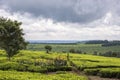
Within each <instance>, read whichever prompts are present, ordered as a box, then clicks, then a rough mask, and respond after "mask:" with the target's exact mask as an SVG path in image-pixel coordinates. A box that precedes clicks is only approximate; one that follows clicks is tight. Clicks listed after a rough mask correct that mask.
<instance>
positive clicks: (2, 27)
mask: <svg viewBox="0 0 120 80" xmlns="http://www.w3.org/2000/svg"><path fill="white" fill-rule="evenodd" d="M21 24H22V23H21V22H18V21H16V20H15V21H13V20H11V19H7V18H3V17H0V47H1V48H2V49H4V50H5V51H6V53H7V57H8V58H9V60H10V58H11V57H12V56H14V55H15V54H17V53H18V52H19V50H21V49H25V48H26V45H27V42H25V40H24V38H23V35H24V33H23V30H22V29H21V28H20V25H21Z"/></svg>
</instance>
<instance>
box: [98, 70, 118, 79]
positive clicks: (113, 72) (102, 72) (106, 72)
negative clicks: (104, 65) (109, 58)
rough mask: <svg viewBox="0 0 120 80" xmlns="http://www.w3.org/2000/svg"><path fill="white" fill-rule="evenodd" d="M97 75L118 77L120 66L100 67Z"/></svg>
mask: <svg viewBox="0 0 120 80" xmlns="http://www.w3.org/2000/svg"><path fill="white" fill-rule="evenodd" d="M99 75H100V76H101V77H109V78H119V79H120V68H108V69H101V70H100V72H99Z"/></svg>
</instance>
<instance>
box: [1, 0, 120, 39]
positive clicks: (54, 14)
mask: <svg viewBox="0 0 120 80" xmlns="http://www.w3.org/2000/svg"><path fill="white" fill-rule="evenodd" d="M119 4H120V1H119V0H50V1H49V2H48V0H25V1H24V2H23V1H22V0H1V1H0V16H4V17H7V18H11V19H13V20H18V21H21V22H23V24H22V26H21V28H23V30H24V33H25V36H24V37H25V39H26V40H39V39H41V40H69V39H70V40H93V39H97V40H98V39H103V40H104V39H109V40H116V39H117V40H120V36H119V35H120V23H119V21H120V11H119V10H120V7H119Z"/></svg>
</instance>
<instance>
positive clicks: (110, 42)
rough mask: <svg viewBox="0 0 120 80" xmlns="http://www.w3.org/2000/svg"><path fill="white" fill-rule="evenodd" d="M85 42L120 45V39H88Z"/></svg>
mask: <svg viewBox="0 0 120 80" xmlns="http://www.w3.org/2000/svg"><path fill="white" fill-rule="evenodd" d="M85 44H102V46H103V47H107V46H118V45H120V41H119V40H114V41H108V40H91V41H87V42H86V43H85Z"/></svg>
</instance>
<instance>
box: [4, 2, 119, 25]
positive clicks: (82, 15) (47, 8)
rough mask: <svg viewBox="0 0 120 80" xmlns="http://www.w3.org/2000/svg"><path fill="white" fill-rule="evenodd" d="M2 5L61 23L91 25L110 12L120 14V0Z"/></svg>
mask: <svg viewBox="0 0 120 80" xmlns="http://www.w3.org/2000/svg"><path fill="white" fill-rule="evenodd" d="M2 4H4V5H7V6H8V7H9V8H10V9H11V11H14V12H16V11H20V12H29V13H31V14H33V15H34V16H35V17H38V16H42V17H44V18H52V19H53V20H55V21H60V22H77V23H89V22H91V21H94V20H97V19H100V18H101V17H103V16H104V15H105V14H106V13H107V12H108V11H114V12H116V13H119V12H120V7H119V5H120V0H24V1H22V0H9V1H8V0H2Z"/></svg>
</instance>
